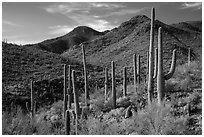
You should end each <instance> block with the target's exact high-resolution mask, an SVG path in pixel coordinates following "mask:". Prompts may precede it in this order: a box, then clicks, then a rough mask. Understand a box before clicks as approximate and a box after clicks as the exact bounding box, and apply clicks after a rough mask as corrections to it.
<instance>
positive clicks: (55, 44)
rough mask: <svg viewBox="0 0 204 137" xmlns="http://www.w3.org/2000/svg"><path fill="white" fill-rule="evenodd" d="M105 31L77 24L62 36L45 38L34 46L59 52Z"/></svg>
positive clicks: (98, 35)
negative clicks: (77, 25)
mask: <svg viewBox="0 0 204 137" xmlns="http://www.w3.org/2000/svg"><path fill="white" fill-rule="evenodd" d="M105 33H106V32H98V31H96V30H94V29H92V28H90V27H86V26H79V27H77V28H75V29H73V30H72V31H71V32H69V33H68V34H66V35H64V36H60V37H57V38H53V39H49V40H45V41H43V42H41V43H38V44H35V45H34V46H35V47H37V48H39V49H42V50H46V51H50V52H53V53H58V54H61V53H63V52H64V51H65V50H67V49H69V48H71V47H73V46H75V45H79V44H81V43H82V42H85V41H89V40H93V39H95V38H97V37H100V36H102V35H104V34H105Z"/></svg>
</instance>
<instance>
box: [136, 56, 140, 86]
mask: <svg viewBox="0 0 204 137" xmlns="http://www.w3.org/2000/svg"><path fill="white" fill-rule="evenodd" d="M140 66H141V63H140V55H138V56H137V82H138V84H140V79H141V78H140Z"/></svg>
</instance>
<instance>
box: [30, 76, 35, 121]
mask: <svg viewBox="0 0 204 137" xmlns="http://www.w3.org/2000/svg"><path fill="white" fill-rule="evenodd" d="M30 84H31V100H30V101H31V118H32V119H33V118H34V115H35V106H34V91H33V80H31V83H30Z"/></svg>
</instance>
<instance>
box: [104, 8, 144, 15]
mask: <svg viewBox="0 0 204 137" xmlns="http://www.w3.org/2000/svg"><path fill="white" fill-rule="evenodd" d="M144 9H145V8H141V9H121V10H119V11H116V12H111V13H109V14H107V16H113V15H118V16H121V15H127V14H137V13H139V12H141V11H142V10H144Z"/></svg>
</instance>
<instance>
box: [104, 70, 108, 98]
mask: <svg viewBox="0 0 204 137" xmlns="http://www.w3.org/2000/svg"><path fill="white" fill-rule="evenodd" d="M104 84H105V101H106V100H107V94H108V69H107V68H105V83H104Z"/></svg>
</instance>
